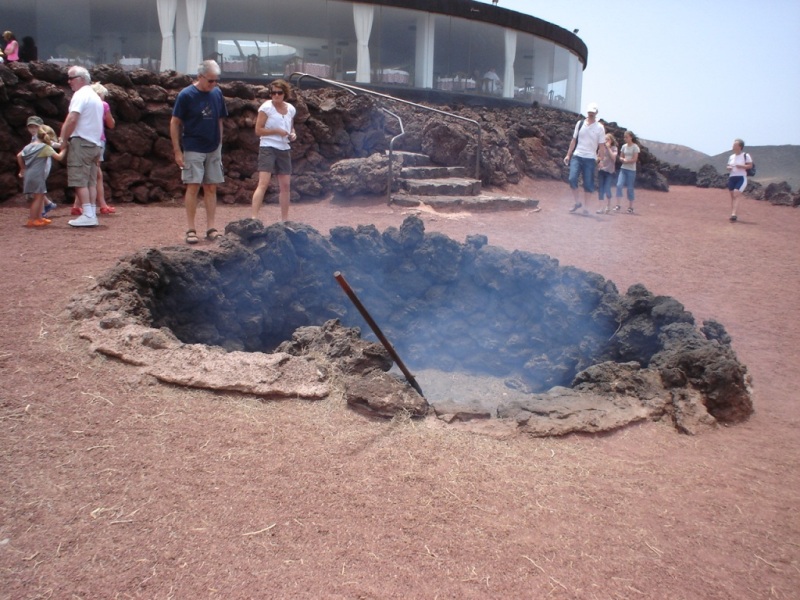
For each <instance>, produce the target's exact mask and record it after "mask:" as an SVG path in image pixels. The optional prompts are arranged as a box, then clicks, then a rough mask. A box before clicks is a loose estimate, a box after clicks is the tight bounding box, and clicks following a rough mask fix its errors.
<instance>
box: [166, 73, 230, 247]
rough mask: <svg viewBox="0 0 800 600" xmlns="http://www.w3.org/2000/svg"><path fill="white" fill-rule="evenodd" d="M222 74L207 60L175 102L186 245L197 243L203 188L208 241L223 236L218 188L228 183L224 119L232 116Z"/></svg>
mask: <svg viewBox="0 0 800 600" xmlns="http://www.w3.org/2000/svg"><path fill="white" fill-rule="evenodd" d="M221 72H222V69H220V67H219V65H218V64H217V62H216V61H214V60H206V61H203V62H202V63H201V64H200V66H199V67H198V69H197V80H196V81H195V82H194V83H193V84H191V85H189V86H187V87H185V88H184V89H182V90H181V92H180V93H179V94H178V97H177V98H176V99H175V107H174V108H173V110H172V119H171V120H170V123H169V134H170V138H171V139H172V151H173V152H174V153H175V163H176V164H177V165H178V166H179V167H180V169H181V180H182V181H183V183H185V184H186V195H185V204H186V222H187V224H188V228H187V230H186V243H187V244H196V243H197V242H199V241H200V239H199V238H198V237H197V227H196V225H195V215H196V213H197V196H198V194H199V193H200V186H201V185H202V186H203V202H204V203H205V207H206V227H207V229H206V239H208V240H211V241H214V240H216V239H217V238H219V237H220V236H221V235H222V234H221V233H220V232H219V231H217V228H216V227H215V226H214V217H215V214H216V209H217V185H218V184H220V183H222V182H223V181H225V177H224V175H223V173H222V119H223V118H224V117H227V116H228V109H227V108H226V107H225V98H224V97H223V96H222V91H221V90H220V89H219V87H217V83H218V82H219V76H220V73H221Z"/></svg>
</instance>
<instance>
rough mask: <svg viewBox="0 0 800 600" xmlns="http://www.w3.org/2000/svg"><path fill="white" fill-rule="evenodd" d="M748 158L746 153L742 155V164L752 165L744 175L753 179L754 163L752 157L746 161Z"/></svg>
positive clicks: (754, 173) (754, 172)
mask: <svg viewBox="0 0 800 600" xmlns="http://www.w3.org/2000/svg"><path fill="white" fill-rule="evenodd" d="M748 156H749V154H747V152H745V153H744V162H746V163H747V162H750V163H753V166H752V167H750V168H749V169H747V171H746V173H747V176H748V177H755V176H756V163H755V162H753V157H750V160H747V157H748Z"/></svg>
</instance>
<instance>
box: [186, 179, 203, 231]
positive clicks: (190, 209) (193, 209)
mask: <svg viewBox="0 0 800 600" xmlns="http://www.w3.org/2000/svg"><path fill="white" fill-rule="evenodd" d="M199 192H200V184H199V183H187V184H186V194H185V195H184V204H185V205H186V225H187V230H193V231H195V232H196V231H197V226H196V225H195V224H194V222H195V215H196V214H197V194H198V193H199Z"/></svg>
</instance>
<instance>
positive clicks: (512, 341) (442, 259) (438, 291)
mask: <svg viewBox="0 0 800 600" xmlns="http://www.w3.org/2000/svg"><path fill="white" fill-rule="evenodd" d="M336 271H340V272H341V273H342V274H343V275H344V276H345V277H346V278H347V280H348V282H349V284H350V286H351V287H352V288H353V289H354V290H355V291H356V293H357V294H358V296H359V298H360V299H361V301H362V302H363V304H364V305H365V306H366V308H367V309H368V310H369V311H370V313H371V315H372V317H373V318H374V320H375V321H376V322H377V323H378V324H379V326H380V327H381V329H382V330H383V332H384V334H385V335H386V336H387V337H388V339H389V340H390V341H391V342H392V344H393V345H394V347H395V349H396V350H397V352H398V354H399V355H400V357H401V358H402V359H403V361H404V362H405V363H406V365H407V366H408V367H409V368H410V369H411V371H412V372H414V371H420V370H425V372H429V371H430V370H438V371H445V372H457V373H462V374H464V373H466V374H470V375H486V376H491V377H494V378H501V379H503V380H506V381H509V382H513V387H515V388H516V389H517V390H521V391H523V392H524V393H526V394H531V395H533V396H535V402H534V403H533V405H532V406H528V405H525V403H524V402H523V403H519V402H516V403H514V404H513V406H501V407H500V408H499V409H498V411H497V414H493V415H491V416H498V415H501V416H503V415H504V416H507V417H508V418H512V419H515V420H516V421H517V422H518V424H520V425H521V426H525V425H526V424H528V422H529V421H530V419H531V418H533V417H532V415H534V414H538V412H539V411H538V409H537V408H536V407H537V406H538V405H539V404H541V403H542V402H545V403H546V402H547V398H549V397H551V396H548V394H550V395H552V390H553V389H554V388H555V389H559V386H561V387H567V388H572V390H576V391H579V392H584V393H590V394H595V395H603V396H606V397H613V396H615V395H616V396H620V395H627V396H638V399H639V400H640V401H641V402H642V403H644V404H648V403H650V404H655V403H657V402H656V401H655V400H654V397H656V396H659V397H662V398H666V399H667V400H665V403H666V404H669V403H670V402H672V403H674V402H675V401H676V399H678V400H680V399H681V398H682V399H683V401H686V400H687V398H688V399H689V401H690V403H692V405H693V406H694V407H695V410H696V409H697V406H698V405H699V408H700V409H701V410H702V412H705V411H707V413H708V414H709V415H710V416H711V417H710V418H711V420H715V419H716V420H718V421H723V422H737V421H742V420H744V419H746V418H747V417H748V416H749V415H750V414H751V413H752V403H751V400H750V395H749V391H748V386H747V381H746V368H745V367H744V366H743V365H741V364H740V363H739V362H738V360H737V359H736V356H735V354H734V352H733V350H732V348H731V346H730V338H729V337H728V336H727V334H726V333H725V330H724V328H723V327H722V325H720V324H719V323H716V322H713V321H710V322H706V323H705V326H704V327H703V328H702V329H698V328H696V326H695V323H694V318H693V316H692V315H691V313H689V312H687V311H685V310H684V308H683V306H682V305H681V304H680V303H679V302H678V301H677V300H675V299H674V298H671V297H656V296H653V295H652V294H651V293H650V292H648V291H647V290H646V289H645V288H644V287H643V286H641V285H636V286H632V287H631V288H630V289H629V290H628V292H627V293H626V294H624V295H621V294H620V293H619V292H618V290H617V288H616V286H615V285H614V284H613V282H611V281H607V280H605V279H604V278H603V277H602V276H600V275H598V274H594V273H589V272H585V271H581V270H579V269H576V268H573V267H562V266H560V265H559V264H558V261H556V260H555V259H553V258H551V257H549V256H545V255H536V254H532V253H527V252H519V251H514V252H509V251H507V250H504V249H502V248H499V247H494V246H490V245H488V244H487V239H486V237H485V236H479V235H476V236H469V237H468V238H467V239H466V241H465V242H464V243H459V242H456V241H454V240H452V239H450V238H448V237H447V236H444V235H442V234H438V233H426V232H425V230H424V225H423V223H422V221H421V220H420V219H419V218H417V217H409V218H407V219H406V220H405V221H404V222H403V224H402V225H401V227H400V228H399V229H398V228H394V227H390V228H388V229H386V230H385V231H384V232H383V233H381V232H379V231H378V230H377V228H375V227H374V226H372V225H366V226H360V227H357V228H352V227H337V228H334V229H332V230H331V231H330V235H329V236H327V237H326V236H323V235H321V234H320V233H319V232H317V231H316V230H314V229H313V228H310V227H308V226H304V225H300V224H295V223H292V224H290V226H284V225H282V224H276V225H272V226H270V227H266V228H265V227H264V226H263V225H262V224H261V223H259V222H257V221H253V220H249V219H248V220H243V221H238V222H234V223H231V224H229V225H228V226H227V228H226V239H225V241H223V242H222V244H221V245H220V248H219V251H218V252H213V253H208V252H202V251H198V250H193V249H188V248H166V249H162V250H149V251H144V252H140V253H139V254H137V255H134V256H133V257H131V258H129V259H127V260H126V261H122V262H121V263H120V266H119V267H117V268H116V269H115V270H114V271H113V272H111V273H109V274H107V275H106V276H105V277H103V278H100V279H99V287H100V288H102V289H103V290H105V296H104V298H105V299H106V300H105V304H106V305H108V304H109V301H108V298H112V299H113V298H117V301H112V302H111V306H110V307H108V306H107V309H110V311H111V313H112V314H113V318H112V317H110V316H109V313H108V312H106V313H105V316H102V315H103V311H104V310H105V309H103V308H102V305H103V302H100V303H99V308H93V309H91V310H90V311H88V313H89V314H87V309H86V307H87V306H88V305H89V304H91V303H89V302H85V301H84V302H77V303H75V304H74V306H73V316H75V317H77V318H89V317H98V316H101V317H102V318H101V320H102V319H105V324H102V323H101V325H100V327H99V328H100V329H114V328H119V327H120V326H121V323H125V322H128V321H129V320H130V318H133V319H134V320H135V321H136V323H137V325H138V326H141V327H146V328H151V329H153V330H160V331H164V330H169V332H171V334H172V335H174V336H175V337H177V338H178V340H180V342H183V344H191V345H196V344H202V345H207V346H215V347H219V348H221V349H224V351H225V352H227V353H239V352H248V353H272V352H273V351H275V350H276V349H277V348H278V347H279V346H280V349H281V350H282V351H288V352H292V351H293V350H292V343H291V340H293V337H294V338H296V330H298V328H308V327H313V326H322V325H323V324H325V323H327V322H330V321H331V320H338V321H339V322H341V324H342V325H344V326H346V327H359V328H360V329H361V332H362V335H363V337H364V338H372V339H374V338H373V336H372V334H371V331H370V329H369V327H368V326H367V325H366V323H365V322H364V321H363V319H362V317H361V315H360V314H359V312H358V311H357V309H356V308H355V307H354V306H353V305H352V303H351V302H350V300H349V299H348V298H347V296H346V295H345V294H344V293H343V291H342V289H341V288H340V287H339V285H338V283H337V282H336V281H335V279H334V277H333V274H334V272H336ZM131 290H135V291H136V297H135V299H134V300H131V299H130V298H128V299H127V300H126V301H125V302H124V303H120V302H119V301H118V297H117V296H116V294H117V293H120V292H123V291H125V292H126V296H127V292H129V291H131ZM109 294H110V296H109ZM94 304H95V305H96V306H97V305H98V303H97V302H96V301H95V302H94ZM122 313H125V315H126V316H125V317H124V318H123V317H122V316H121V314H122ZM326 335H327V334H326ZM88 337H91V334H90V335H88ZM295 346H297V344H295ZM294 350H298V348H297V347H295V348H294ZM112 354H113V352H112ZM334 354H335V352H334ZM386 368H388V366H387V367H386ZM420 383H421V384H422V388H423V391H424V390H425V384H424V382H423V381H420ZM654 386H655V388H658V389H657V390H655V391H654ZM583 400H585V398H583ZM662 408H663V409H664V410H663V411H662V413H663V412H664V411H666V412H667V413H670V409H669V408H668V407H666V408H665V407H664V406H662ZM674 412H675V410H672V413H674ZM501 413H502V414H501ZM671 416H672V417H673V418H674V414H672V415H671Z"/></svg>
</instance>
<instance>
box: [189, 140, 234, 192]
mask: <svg viewBox="0 0 800 600" xmlns="http://www.w3.org/2000/svg"><path fill="white" fill-rule="evenodd" d="M181 181H183V183H188V184H192V183H198V184H199V183H202V184H210V183H223V182H224V181H225V175H223V173H222V145H220V146H219V147H218V148H217V149H216V150H214V151H213V152H184V153H183V169H181Z"/></svg>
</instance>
